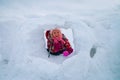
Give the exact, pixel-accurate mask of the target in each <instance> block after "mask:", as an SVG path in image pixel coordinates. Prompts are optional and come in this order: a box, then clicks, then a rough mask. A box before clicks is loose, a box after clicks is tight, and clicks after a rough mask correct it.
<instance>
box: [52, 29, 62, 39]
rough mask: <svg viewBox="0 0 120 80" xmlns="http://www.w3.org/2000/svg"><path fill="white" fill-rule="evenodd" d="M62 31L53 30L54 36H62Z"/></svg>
mask: <svg viewBox="0 0 120 80" xmlns="http://www.w3.org/2000/svg"><path fill="white" fill-rule="evenodd" d="M60 34H61V32H60V31H59V30H53V32H52V35H53V37H60Z"/></svg>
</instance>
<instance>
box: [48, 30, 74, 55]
mask: <svg viewBox="0 0 120 80" xmlns="http://www.w3.org/2000/svg"><path fill="white" fill-rule="evenodd" d="M46 38H47V40H48V41H47V47H48V49H47V51H49V52H50V54H52V55H60V54H63V55H64V56H68V55H69V54H71V53H72V52H73V49H72V48H71V45H70V43H69V41H68V39H67V38H66V37H65V36H64V34H62V33H61V30H60V29H58V28H55V29H53V30H49V31H47V32H46Z"/></svg>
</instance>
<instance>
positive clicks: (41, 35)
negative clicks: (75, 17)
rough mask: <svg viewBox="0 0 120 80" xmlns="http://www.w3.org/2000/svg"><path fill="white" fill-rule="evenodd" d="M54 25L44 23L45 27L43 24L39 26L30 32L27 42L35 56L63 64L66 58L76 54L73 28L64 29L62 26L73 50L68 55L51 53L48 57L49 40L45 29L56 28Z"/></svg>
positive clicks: (30, 51)
mask: <svg viewBox="0 0 120 80" xmlns="http://www.w3.org/2000/svg"><path fill="white" fill-rule="evenodd" d="M52 26H53V25H47V26H46V25H44V26H43V27H42V26H39V27H38V28H37V29H34V30H32V31H31V32H30V37H29V38H28V39H27V43H28V52H29V53H30V54H31V55H32V56H34V57H36V58H37V57H38V58H42V59H45V60H47V61H50V62H53V63H56V64H61V63H63V62H64V61H65V60H66V59H68V58H70V57H72V56H73V55H75V54H74V51H75V49H74V44H73V32H72V29H71V28H68V29H64V28H60V29H61V31H62V33H63V34H64V35H65V36H66V37H67V38H68V40H69V42H70V44H71V46H72V48H73V50H74V51H73V52H72V53H71V54H70V55H69V56H67V57H64V56H63V55H62V54H61V55H59V56H54V55H51V56H50V57H49V58H48V54H49V53H48V51H47V50H46V49H47V47H46V45H47V40H46V37H45V31H46V30H49V29H51V28H54V27H52Z"/></svg>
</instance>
